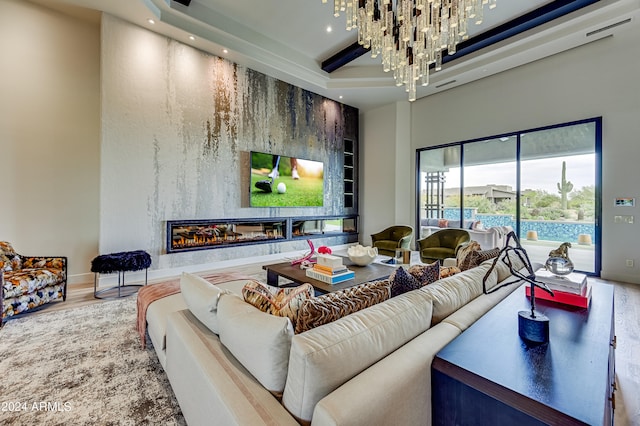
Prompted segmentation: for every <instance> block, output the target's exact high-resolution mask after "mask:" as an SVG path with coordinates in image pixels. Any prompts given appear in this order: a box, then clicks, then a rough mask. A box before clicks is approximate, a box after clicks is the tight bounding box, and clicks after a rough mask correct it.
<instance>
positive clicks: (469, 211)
mask: <svg viewBox="0 0 640 426" xmlns="http://www.w3.org/2000/svg"><path fill="white" fill-rule="evenodd" d="M463 149H464V169H463V170H464V173H463V176H464V218H465V220H472V221H480V223H481V224H482V227H483V228H484V229H488V228H490V227H492V226H511V227H512V228H513V229H516V199H517V198H516V197H517V165H516V149H517V138H516V137H515V136H513V137H502V138H498V139H489V140H486V141H480V142H474V143H469V144H466V145H464V148H463ZM480 245H481V246H482V242H480ZM482 248H483V249H491V248H493V247H484V246H483V247H482Z"/></svg>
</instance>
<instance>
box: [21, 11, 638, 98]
mask: <svg viewBox="0 0 640 426" xmlns="http://www.w3.org/2000/svg"><path fill="white" fill-rule="evenodd" d="M31 1H32V2H34V3H39V4H42V5H44V6H47V7H52V8H54V9H58V10H60V11H62V12H64V13H67V14H71V15H74V16H76V17H79V18H81V19H88V20H93V21H98V17H99V15H98V14H97V12H106V13H109V14H111V15H114V16H117V17H120V18H122V19H125V20H127V21H130V22H132V23H134V24H137V25H140V26H143V27H145V28H148V29H149V30H151V31H154V32H157V33H160V34H163V35H166V36H169V37H171V38H174V39H176V40H179V41H181V42H184V43H185V44H189V45H192V46H194V47H197V48H199V49H202V50H204V51H207V52H210V53H212V54H214V55H218V56H222V57H225V58H227V59H229V60H231V61H234V62H237V63H239V64H241V65H243V66H246V67H249V68H252V69H255V70H257V71H260V72H263V73H265V74H267V75H270V76H272V77H275V78H279V79H281V80H283V81H286V82H288V83H291V84H295V85H297V86H300V87H303V88H305V89H308V90H311V91H313V92H316V93H319V94H321V95H324V96H327V97H329V98H332V99H335V100H339V101H341V102H344V103H346V104H349V105H353V106H355V107H358V108H361V109H363V110H366V109H370V108H374V107H376V106H379V105H383V104H386V103H390V102H395V101H403V100H406V99H407V95H406V93H405V91H404V90H403V88H401V87H396V86H395V84H394V81H393V77H392V75H390V74H389V73H384V72H383V71H382V66H381V63H380V59H379V58H378V59H372V58H371V57H370V56H369V55H368V54H364V55H362V56H360V57H358V58H356V59H355V60H352V61H350V62H347V63H346V64H344V65H343V66H341V67H339V68H338V69H337V70H335V71H333V72H331V73H327V72H325V71H323V70H322V62H323V61H325V60H327V59H328V58H329V57H331V56H333V55H335V54H337V53H339V52H340V51H342V50H343V49H345V48H347V47H349V46H350V45H353V44H354V43H355V42H356V40H357V34H356V32H355V31H346V30H345V18H344V16H340V17H339V18H335V17H334V16H333V1H332V0H329V1H328V2H327V3H325V4H323V3H322V1H321V0H191V1H190V2H189V1H187V0H181V2H176V1H173V0H108V1H105V0H31ZM181 3H189V6H185V5H183V4H181ZM497 4H498V6H497V8H495V9H493V10H491V11H485V14H484V22H483V23H482V25H480V26H470V35H471V40H470V41H469V43H468V44H469V47H468V48H467V49H466V50H467V51H468V53H466V54H464V55H461V56H460V57H457V58H455V59H453V60H450V61H449V62H447V63H445V64H444V66H443V69H442V71H440V72H437V73H432V74H431V84H430V85H429V86H427V87H426V88H423V87H421V88H420V89H419V90H418V98H421V97H424V96H429V95H432V94H434V93H438V92H441V91H444V90H448V89H450V88H453V87H456V86H459V85H462V84H466V83H469V82H471V81H474V80H477V79H481V78H484V77H487V76H490V75H493V74H496V73H499V72H502V71H505V70H507V69H510V68H513V67H517V66H520V65H523V64H526V63H528V62H531V61H535V60H538V59H541V58H543V57H546V56H549V55H553V54H556V53H559V52H562V51H565V50H568V49H572V48H575V47H577V46H580V45H583V44H586V43H589V42H592V41H594V40H598V39H600V38H603V37H608V36H612V35H614V36H615V34H616V33H617V32H619V31H626V30H628V29H629V28H632V27H633V28H635V27H636V26H637V17H638V14H639V12H640V0H498V1H497ZM574 9H576V10H574ZM551 10H554V12H553V14H548V13H547V12H549V11H551ZM523 16H524V18H523ZM548 18H552V19H551V20H549V21H548V22H545V21H547V20H548ZM150 19H153V20H154V21H155V23H154V24H151V23H150V22H149V20H150ZM328 27H331V31H330V32H329V31H327V28H328ZM528 27H532V28H528ZM505 31H506V32H505ZM488 34H489V35H492V36H493V37H492V38H490V39H489V40H488V41H486V42H485V44H487V45H486V46H483V47H482V48H478V44H477V43H475V42H474V40H477V39H482V38H483V37H485V38H486V37H487V35H488ZM501 34H502V35H504V36H508V37H506V38H504V37H501V36H500V35H501ZM502 38H504V39H502Z"/></svg>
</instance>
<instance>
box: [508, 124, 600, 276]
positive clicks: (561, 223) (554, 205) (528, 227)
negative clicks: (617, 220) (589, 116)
mask: <svg viewBox="0 0 640 426" xmlns="http://www.w3.org/2000/svg"><path fill="white" fill-rule="evenodd" d="M595 132H596V129H595V123H593V122H590V123H584V124H578V125H572V126H565V127H557V128H552V129H547V130H542V131H537V132H530V133H526V134H522V135H521V160H522V162H521V186H520V187H521V199H520V203H521V210H520V219H521V221H520V239H521V241H522V245H523V246H524V247H525V248H526V249H527V253H528V254H529V257H530V258H531V261H535V262H541V263H544V262H545V261H546V259H547V257H548V256H549V252H550V251H551V250H553V249H555V248H557V247H558V246H559V245H560V244H562V243H563V242H569V243H571V249H570V250H569V258H570V259H571V260H572V261H573V263H574V265H575V268H576V269H578V270H581V271H585V272H595V250H594V245H593V244H595V242H596V241H595V236H596V227H595V217H596V198H595V196H596V192H595V182H596V176H595V170H596V157H595V139H596V135H595Z"/></svg>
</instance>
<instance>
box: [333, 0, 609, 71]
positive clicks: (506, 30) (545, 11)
mask: <svg viewBox="0 0 640 426" xmlns="http://www.w3.org/2000/svg"><path fill="white" fill-rule="evenodd" d="M599 1H600V0H555V1H552V2H551V3H547V4H545V5H543V6H541V7H539V8H538V9H536V10H533V11H531V12H528V13H526V14H524V15H522V16H518V17H516V18H514V19H512V20H511V21H509V22H506V23H504V24H502V25H498V26H497V27H495V28H492V29H490V30H488V31H486V32H484V33H482V34H478V35H477V36H475V37H472V38H469V39H468V40H465V41H463V42H461V43H459V44H458V46H457V51H456V53H455V54H453V55H449V54H448V53H447V52H446V51H445V52H443V55H442V63H447V62H450V61H453V60H455V59H458V58H461V57H463V56H465V55H468V54H470V53H473V52H475V51H477V50H480V49H483V48H485V47H487V46H491V45H492V44H495V43H498V42H500V41H503V40H506V39H508V38H509V37H513V36H514V35H517V34H520V33H523V32H525V31H528V30H530V29H532V28H535V27H537V26H539V25H542V24H546V23H547V22H550V21H553V20H554V19H556V18H559V17H561V16H564V15H567V14H569V13H572V12H575V11H577V10H579V9H582V8H583V7H586V6H589V5H590V4H593V3H597V2H599ZM498 7H499V6H498ZM369 50H370V49H365V48H363V47H362V46H360V45H359V44H358V43H357V42H356V43H353V44H352V45H351V46H349V47H347V48H345V49H342V50H341V51H340V52H338V53H336V54H335V55H333V56H332V57H330V58H329V59H327V60H325V61H322V70H323V71H326V72H328V73H331V72H333V71H335V70H337V69H338V68H340V67H343V66H344V65H346V64H348V63H349V62H351V61H353V60H355V59H357V58H359V57H360V56H362V55H364V54H365V53H367V52H368V51H369ZM432 68H433V64H432Z"/></svg>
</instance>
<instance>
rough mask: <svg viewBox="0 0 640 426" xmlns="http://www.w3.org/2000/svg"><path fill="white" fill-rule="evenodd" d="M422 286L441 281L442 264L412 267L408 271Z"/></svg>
mask: <svg viewBox="0 0 640 426" xmlns="http://www.w3.org/2000/svg"><path fill="white" fill-rule="evenodd" d="M407 272H409V273H410V274H411V275H413V276H414V277H415V278H416V279H417V280H418V281H420V284H421V285H423V286H425V285H427V284H431V283H432V282H435V281H438V279H440V262H438V261H436V262H433V263H431V264H426V265H412V266H410V267H409V269H408V270H407Z"/></svg>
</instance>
